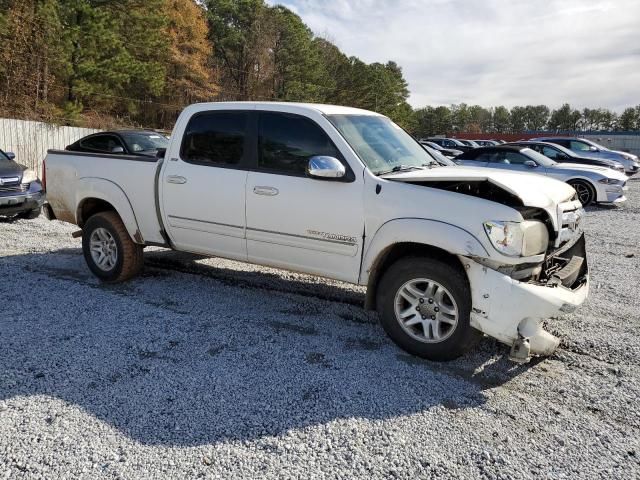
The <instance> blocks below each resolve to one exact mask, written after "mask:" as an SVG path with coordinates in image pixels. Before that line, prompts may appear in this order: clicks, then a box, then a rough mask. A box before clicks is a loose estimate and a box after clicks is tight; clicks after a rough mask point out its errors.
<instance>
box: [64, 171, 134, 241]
mask: <svg viewBox="0 0 640 480" xmlns="http://www.w3.org/2000/svg"><path fill="white" fill-rule="evenodd" d="M76 198H77V201H76V205H77V208H76V224H77V225H78V226H79V227H80V228H83V227H84V225H85V223H86V222H87V220H88V219H89V218H90V217H91V216H92V215H95V214H96V213H100V212H105V211H114V212H116V213H117V214H118V216H119V217H120V219H121V220H122V223H124V226H125V228H126V229H127V232H128V233H129V236H130V237H131V239H132V240H133V241H134V242H135V243H138V244H144V239H143V238H142V233H141V232H140V228H139V226H138V220H137V219H136V216H135V213H134V211H133V207H132V206H131V202H130V201H129V198H128V197H127V195H126V194H125V193H124V191H123V190H122V189H121V188H120V187H119V186H118V185H117V184H115V183H113V182H112V181H110V180H106V179H103V178H83V179H81V180H80V181H79V182H78V188H77V190H76Z"/></svg>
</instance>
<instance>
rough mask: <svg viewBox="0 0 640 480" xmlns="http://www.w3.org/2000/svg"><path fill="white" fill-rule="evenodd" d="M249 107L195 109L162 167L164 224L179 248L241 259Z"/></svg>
mask: <svg viewBox="0 0 640 480" xmlns="http://www.w3.org/2000/svg"><path fill="white" fill-rule="evenodd" d="M251 116H252V112H246V111H222V110H212V111H205V112H200V113H196V114H194V115H193V116H192V117H191V119H190V120H189V123H188V124H187V126H186V129H185V131H184V135H183V140H182V144H181V146H180V149H179V151H171V153H170V155H168V156H169V158H167V159H166V160H165V162H167V163H166V164H165V166H164V168H163V171H162V179H161V187H160V189H161V190H160V195H161V197H160V198H161V199H162V202H161V203H162V210H163V218H164V219H165V228H166V229H167V233H168V234H169V237H170V238H171V240H172V242H173V243H174V244H175V245H176V247H177V248H178V249H180V250H186V251H192V252H197V253H207V254H212V255H220V256H223V257H228V258H235V259H240V260H246V257H247V248H246V238H245V237H246V236H245V226H246V223H245V188H246V183H247V175H248V173H247V171H248V166H250V165H251V164H252V162H253V160H254V153H253V152H254V150H253V149H252V147H251V145H252V140H251V138H252V136H251V132H250V130H251Z"/></svg>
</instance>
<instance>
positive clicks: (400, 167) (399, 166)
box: [376, 163, 427, 177]
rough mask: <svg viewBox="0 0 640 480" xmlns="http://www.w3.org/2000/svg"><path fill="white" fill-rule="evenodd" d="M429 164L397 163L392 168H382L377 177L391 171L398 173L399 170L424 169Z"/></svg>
mask: <svg viewBox="0 0 640 480" xmlns="http://www.w3.org/2000/svg"><path fill="white" fill-rule="evenodd" d="M426 166H427V164H426V163H425V164H422V165H421V166H417V165H396V166H395V167H393V168H392V169H390V170H382V171H381V172H377V173H376V177H380V176H381V175H388V174H389V173H397V172H409V171H411V170H423V169H424V167H426Z"/></svg>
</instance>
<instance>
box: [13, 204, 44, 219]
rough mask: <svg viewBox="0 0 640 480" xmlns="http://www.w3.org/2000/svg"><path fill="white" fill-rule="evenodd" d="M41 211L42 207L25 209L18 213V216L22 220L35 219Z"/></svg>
mask: <svg viewBox="0 0 640 480" xmlns="http://www.w3.org/2000/svg"><path fill="white" fill-rule="evenodd" d="M41 213H42V207H38V208H34V209H33V210H27V211H26V212H22V213H21V214H19V215H18V218H21V219H22V220H35V219H36V218H38V217H39V216H40V214H41Z"/></svg>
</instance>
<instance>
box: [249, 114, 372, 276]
mask: <svg viewBox="0 0 640 480" xmlns="http://www.w3.org/2000/svg"><path fill="white" fill-rule="evenodd" d="M316 155H326V156H331V157H335V158H338V160H340V161H341V162H342V163H343V164H344V165H345V167H346V169H347V172H348V177H349V181H327V180H317V179H312V178H309V177H307V176H306V175H305V172H306V167H307V165H308V163H309V159H310V158H311V157H313V156H316ZM363 183H364V180H363V178H362V177H361V176H359V178H356V176H355V175H354V174H353V172H352V171H351V169H350V167H349V165H348V163H347V162H346V161H345V160H344V159H343V158H342V155H341V154H340V152H339V151H338V149H337V147H336V146H335V144H334V143H333V142H332V140H331V139H330V137H329V135H328V134H327V132H326V131H325V130H324V129H323V128H322V127H321V126H320V125H319V124H318V123H316V122H315V121H314V120H311V119H310V118H307V117H305V116H301V115H294V114H290V113H285V112H260V113H259V120H258V167H257V171H253V172H250V173H249V177H248V180H247V249H248V256H249V261H251V262H255V263H260V264H265V265H273V266H277V267H282V268H287V269H291V270H297V271H304V272H309V273H315V274H317V275H322V276H327V277H331V278H337V279H340V280H345V281H351V282H355V281H357V278H358V274H359V270H360V257H361V253H362V237H363V234H364V212H363V210H364V205H363Z"/></svg>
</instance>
